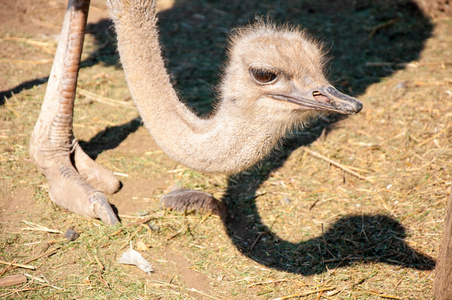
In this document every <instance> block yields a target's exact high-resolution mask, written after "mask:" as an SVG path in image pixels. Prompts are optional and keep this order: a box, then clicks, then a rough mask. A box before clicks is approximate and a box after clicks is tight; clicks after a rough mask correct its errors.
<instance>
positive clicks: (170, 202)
mask: <svg viewBox="0 0 452 300" xmlns="http://www.w3.org/2000/svg"><path fill="white" fill-rule="evenodd" d="M160 201H161V202H162V204H163V206H164V207H165V208H169V209H171V210H176V211H181V212H186V211H191V210H194V211H198V212H200V213H211V214H214V215H218V216H220V218H222V219H224V218H226V216H227V213H228V211H227V208H226V206H224V204H223V203H221V202H220V201H218V200H217V199H216V198H215V197H213V196H212V195H210V194H207V193H204V192H200V191H192V190H187V189H177V190H174V191H171V192H170V193H168V194H166V195H163V196H162V198H161V200H160Z"/></svg>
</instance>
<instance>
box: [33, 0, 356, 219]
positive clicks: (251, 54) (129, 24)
mask: <svg viewBox="0 0 452 300" xmlns="http://www.w3.org/2000/svg"><path fill="white" fill-rule="evenodd" d="M107 2H108V6H109V10H110V15H111V18H112V19H113V22H114V24H115V29H116V32H117V37H118V50H119V54H120V58H121V63H122V65H123V68H124V72H125V75H126V80H127V83H128V86H129V89H130V92H131V94H132V96H133V99H134V101H135V104H136V106H137V107H138V110H139V113H140V115H141V117H142V119H143V121H144V124H145V126H146V127H147V129H148V130H149V131H150V133H151V135H152V136H153V137H154V139H155V140H156V142H157V144H158V145H159V146H160V147H161V148H162V149H163V150H164V152H166V153H167V154H168V155H169V156H170V157H171V158H173V159H174V160H176V161H178V162H180V163H182V164H184V165H186V166H188V167H191V168H193V169H196V170H199V171H203V172H217V173H228V174H232V173H236V172H239V171H241V170H244V169H246V168H249V167H250V166H252V165H254V164H255V163H256V162H257V161H259V160H261V159H262V158H263V157H265V156H266V155H267V154H268V153H269V152H271V150H272V149H273V148H274V146H275V145H276V144H277V143H278V142H279V141H280V140H281V138H282V137H284V135H285V134H287V132H288V131H290V130H291V129H293V128H294V127H295V126H299V125H301V124H303V123H305V122H307V121H308V120H310V119H312V118H315V117H316V116H318V115H319V114H322V113H325V114H328V113H340V114H355V113H357V112H359V111H360V110H361V108H362V104H361V102H360V101H359V100H357V99H355V98H352V97H350V96H347V95H344V94H342V93H340V92H339V91H337V90H336V89H335V88H334V87H332V86H331V85H330V84H329V83H328V81H327V80H326V79H325V76H324V74H323V67H324V55H323V53H322V50H321V47H320V45H319V44H318V43H317V42H314V41H313V40H312V39H310V38H309V37H308V36H307V35H306V34H305V32H304V31H302V30H300V29H298V28H290V27H288V26H285V27H284V26H283V27H277V26H275V25H273V24H266V23H265V22H262V21H261V22H257V23H256V24H254V25H249V26H248V27H245V28H242V29H238V30H236V31H235V32H234V33H233V34H232V36H231V37H230V47H229V61H228V64H227V66H226V68H225V70H224V76H223V80H222V82H221V85H220V87H219V91H220V93H219V94H220V97H219V100H218V102H217V108H216V110H215V112H214V113H213V114H212V116H210V117H208V118H199V117H198V116H196V115H195V114H194V113H193V112H192V111H190V110H189V109H188V108H187V107H186V106H185V105H184V104H183V103H181V102H180V101H179V99H178V97H177V95H176V92H175V91H174V89H173V87H172V85H171V82H170V79H169V76H168V73H167V72H166V70H165V67H164V61H163V59H162V56H161V51H160V46H159V41H158V31H157V26H156V21H157V18H156V9H155V1H154V0H107ZM88 7H89V0H69V5H68V10H67V12H66V16H65V20H64V24H63V29H62V33H61V37H60V42H59V45H58V49H57V53H56V56H55V61H54V64H53V67H52V71H51V75H50V78H49V83H48V86H47V90H46V94H45V97H44V101H43V104H42V108H41V113H40V115H39V118H38V121H37V123H36V125H35V129H34V131H33V134H32V138H31V142H30V154H31V156H32V158H33V160H34V161H35V162H36V164H37V165H38V167H39V169H40V170H41V171H42V173H43V174H44V175H45V176H46V178H47V180H48V182H49V185H50V190H49V194H50V198H51V199H52V201H54V202H55V203H56V204H57V205H59V206H62V207H63V208H66V209H67V210H69V211H72V212H74V213H77V214H80V215H83V216H85V217H92V218H100V219H101V220H102V221H103V222H105V223H107V224H117V223H118V219H117V217H116V215H115V214H114V212H113V210H112V209H111V207H110V205H109V202H108V199H107V196H106V194H112V193H114V192H115V191H116V190H117V189H118V187H119V181H118V180H117V179H116V178H115V176H114V175H113V174H112V173H111V172H110V171H109V170H107V169H105V168H103V167H102V166H100V165H98V164H97V163H95V162H94V161H93V160H92V159H91V158H90V157H88V155H87V154H85V153H84V152H83V150H82V149H81V148H80V146H79V144H78V143H77V140H76V139H75V138H74V135H73V133H72V118H73V108H74V95H75V88H76V83H77V75H78V67H79V62H80V55H81V51H82V45H83V36H84V32H85V26H86V17H87V13H88ZM187 196H188V197H193V195H192V194H190V192H188V191H187ZM181 198H183V193H182V197H181Z"/></svg>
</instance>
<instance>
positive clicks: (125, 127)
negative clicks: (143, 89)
mask: <svg viewBox="0 0 452 300" xmlns="http://www.w3.org/2000/svg"><path fill="white" fill-rule="evenodd" d="M140 126H142V123H141V118H139V117H137V118H135V119H133V120H131V121H129V122H127V123H125V124H122V125H118V126H108V127H106V128H105V129H104V130H102V131H100V132H99V133H98V134H96V135H95V136H94V137H93V138H91V139H90V140H89V141H79V144H80V146H81V147H82V149H83V151H85V153H86V154H88V155H89V156H90V157H91V158H92V159H94V160H95V159H96V158H97V156H98V155H99V154H101V153H102V152H104V151H106V150H110V149H114V148H116V147H118V146H119V144H121V142H122V141H124V140H125V139H126V138H127V137H128V136H129V134H131V133H134V132H135V131H137V130H138V128H140Z"/></svg>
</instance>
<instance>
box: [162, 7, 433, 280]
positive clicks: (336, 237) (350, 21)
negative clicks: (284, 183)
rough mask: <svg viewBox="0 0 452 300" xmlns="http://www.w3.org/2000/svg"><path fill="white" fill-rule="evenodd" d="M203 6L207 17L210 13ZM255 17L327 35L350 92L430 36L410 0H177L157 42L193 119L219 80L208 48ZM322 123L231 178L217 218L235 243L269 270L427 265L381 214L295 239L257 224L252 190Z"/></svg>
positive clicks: (215, 52) (336, 75) (351, 218)
mask: <svg viewBox="0 0 452 300" xmlns="http://www.w3.org/2000/svg"><path fill="white" fill-rule="evenodd" d="M209 11H214V12H215V14H214V15H213V16H211V15H212V14H209ZM250 12H251V13H250ZM261 15H264V16H265V15H268V16H270V18H272V19H274V20H275V21H276V22H280V23H283V22H285V21H287V20H289V21H291V22H293V23H294V24H301V25H302V26H303V27H305V28H307V29H308V32H310V33H312V34H313V35H314V36H315V37H321V38H322V40H325V41H326V42H325V48H326V49H329V54H330V55H331V56H332V57H333V60H332V61H331V62H330V65H329V67H330V78H331V80H332V82H334V83H335V85H336V86H337V87H338V88H339V89H341V90H342V91H344V92H346V93H349V94H352V95H354V96H359V95H360V94H363V93H364V91H365V90H366V88H367V87H368V86H370V85H372V84H374V83H377V82H379V81H381V80H382V79H383V78H384V77H387V76H390V75H391V74H393V73H394V72H395V71H397V70H398V69H401V68H404V67H405V66H406V64H407V63H409V62H410V61H413V60H416V59H417V58H418V57H419V54H420V52H421V51H422V49H423V47H424V42H425V40H426V39H427V38H428V37H429V36H430V35H431V32H432V24H431V23H430V22H429V20H428V19H427V18H426V17H424V15H423V14H422V12H421V11H420V10H419V8H418V7H417V5H416V4H415V3H414V2H411V1H408V0H388V1H383V0H381V1H358V2H356V1H339V0H337V1H335V0H333V1H279V2H278V3H272V5H268V4H267V3H263V2H260V1H247V2H243V1H231V2H227V3H222V2H221V1H200V2H199V3H198V2H197V3H192V2H190V4H186V3H185V2H184V1H181V2H180V3H179V5H177V6H175V7H173V8H172V9H171V10H169V11H165V12H163V13H162V14H160V27H161V31H162V32H164V34H162V40H163V47H164V53H165V55H166V57H167V58H168V62H167V65H168V68H169V70H170V72H171V75H172V77H173V79H174V81H175V82H176V83H177V84H176V88H177V89H180V90H182V91H184V93H183V95H184V97H185V101H186V102H187V104H188V105H189V106H191V107H192V108H194V109H196V111H197V112H198V113H199V114H200V115H203V114H207V113H208V112H210V111H211V107H212V106H211V105H212V102H208V103H205V102H204V99H206V98H209V97H210V98H212V96H213V94H214V92H212V88H211V85H212V82H218V81H219V79H218V74H217V73H213V72H216V71H215V70H218V68H220V67H221V65H220V62H221V61H224V59H225V56H224V54H223V53H224V51H223V49H222V48H221V47H222V46H220V47H218V46H216V45H224V44H225V40H226V35H225V34H222V33H223V32H228V31H230V29H231V28H234V27H237V26H242V25H246V24H248V23H249V20H253V18H254V17H255V16H261ZM212 32H214V33H215V32H217V33H218V34H212ZM181 45H183V46H181ZM219 56H220V57H222V59H218V57H219ZM330 125H331V124H325V123H322V122H319V123H317V124H316V125H314V128H316V130H317V133H316V132H315V131H316V130H314V132H313V131H312V130H311V132H310V133H311V135H310V138H305V137H306V136H303V135H301V138H300V136H298V137H297V135H295V137H293V138H291V139H289V140H288V141H286V143H285V147H283V149H282V150H281V151H277V152H276V154H275V155H274V156H272V157H271V159H268V160H266V161H265V162H263V164H262V165H261V167H260V168H255V169H253V170H251V171H250V170H248V171H247V172H242V173H240V174H238V175H235V176H232V177H230V178H229V180H228V187H227V191H226V193H225V195H224V197H223V199H222V202H223V203H224V204H226V205H227V207H228V210H229V216H228V217H227V218H226V219H225V220H224V224H225V227H226V231H227V233H228V235H229V236H230V238H231V240H232V241H233V243H234V245H235V246H236V247H237V248H238V249H239V250H240V251H241V252H242V253H243V254H244V255H246V256H248V257H249V258H251V259H253V260H255V261H256V262H259V263H261V264H263V265H265V266H267V267H270V268H275V269H278V270H283V271H287V272H293V273H299V274H303V275H310V274H318V273H322V272H325V271H327V270H328V269H331V268H337V267H341V266H342V267H343V266H347V265H350V264H353V263H356V262H361V263H373V262H384V263H387V264H392V265H399V266H404V267H409V268H415V269H419V270H431V269H433V268H434V267H435V261H434V260H433V259H432V258H430V257H428V256H426V255H424V254H422V253H420V252H418V251H416V250H414V249H412V248H411V247H410V246H408V245H407V244H406V242H405V241H404V239H405V237H406V230H405V228H404V227H403V225H402V224H401V223H400V222H398V221H397V220H395V219H393V218H392V217H389V216H385V215H348V216H343V217H341V218H339V219H338V220H337V221H336V222H335V223H334V224H332V225H331V226H330V227H329V228H326V229H325V231H324V233H323V234H322V235H321V236H318V237H315V238H312V239H310V240H306V241H301V242H299V243H293V242H289V241H284V240H282V239H281V238H279V237H278V236H277V235H276V234H275V233H273V232H272V230H271V228H269V227H268V226H266V225H264V224H263V222H262V220H261V217H260V215H259V212H258V210H257V207H256V202H255V199H256V197H257V196H256V191H257V190H258V188H259V187H260V186H261V184H262V183H263V182H264V181H265V180H267V179H268V177H269V175H270V174H271V172H272V171H273V170H276V169H278V168H280V167H281V166H282V165H283V164H284V162H285V161H286V158H287V157H288V156H289V155H290V153H291V152H293V151H294V150H295V149H297V148H299V147H300V146H306V145H309V144H310V143H312V142H314V141H315V140H316V139H317V138H318V137H319V136H320V134H321V132H322V131H323V129H324V128H327V129H333V130H334V126H330Z"/></svg>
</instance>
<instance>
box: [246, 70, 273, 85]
mask: <svg viewBox="0 0 452 300" xmlns="http://www.w3.org/2000/svg"><path fill="white" fill-rule="evenodd" d="M250 74H251V77H252V78H253V79H254V80H255V81H256V82H257V83H258V84H272V83H275V82H276V80H277V78H278V75H277V74H276V73H275V72H273V71H270V70H265V69H258V68H250Z"/></svg>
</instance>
